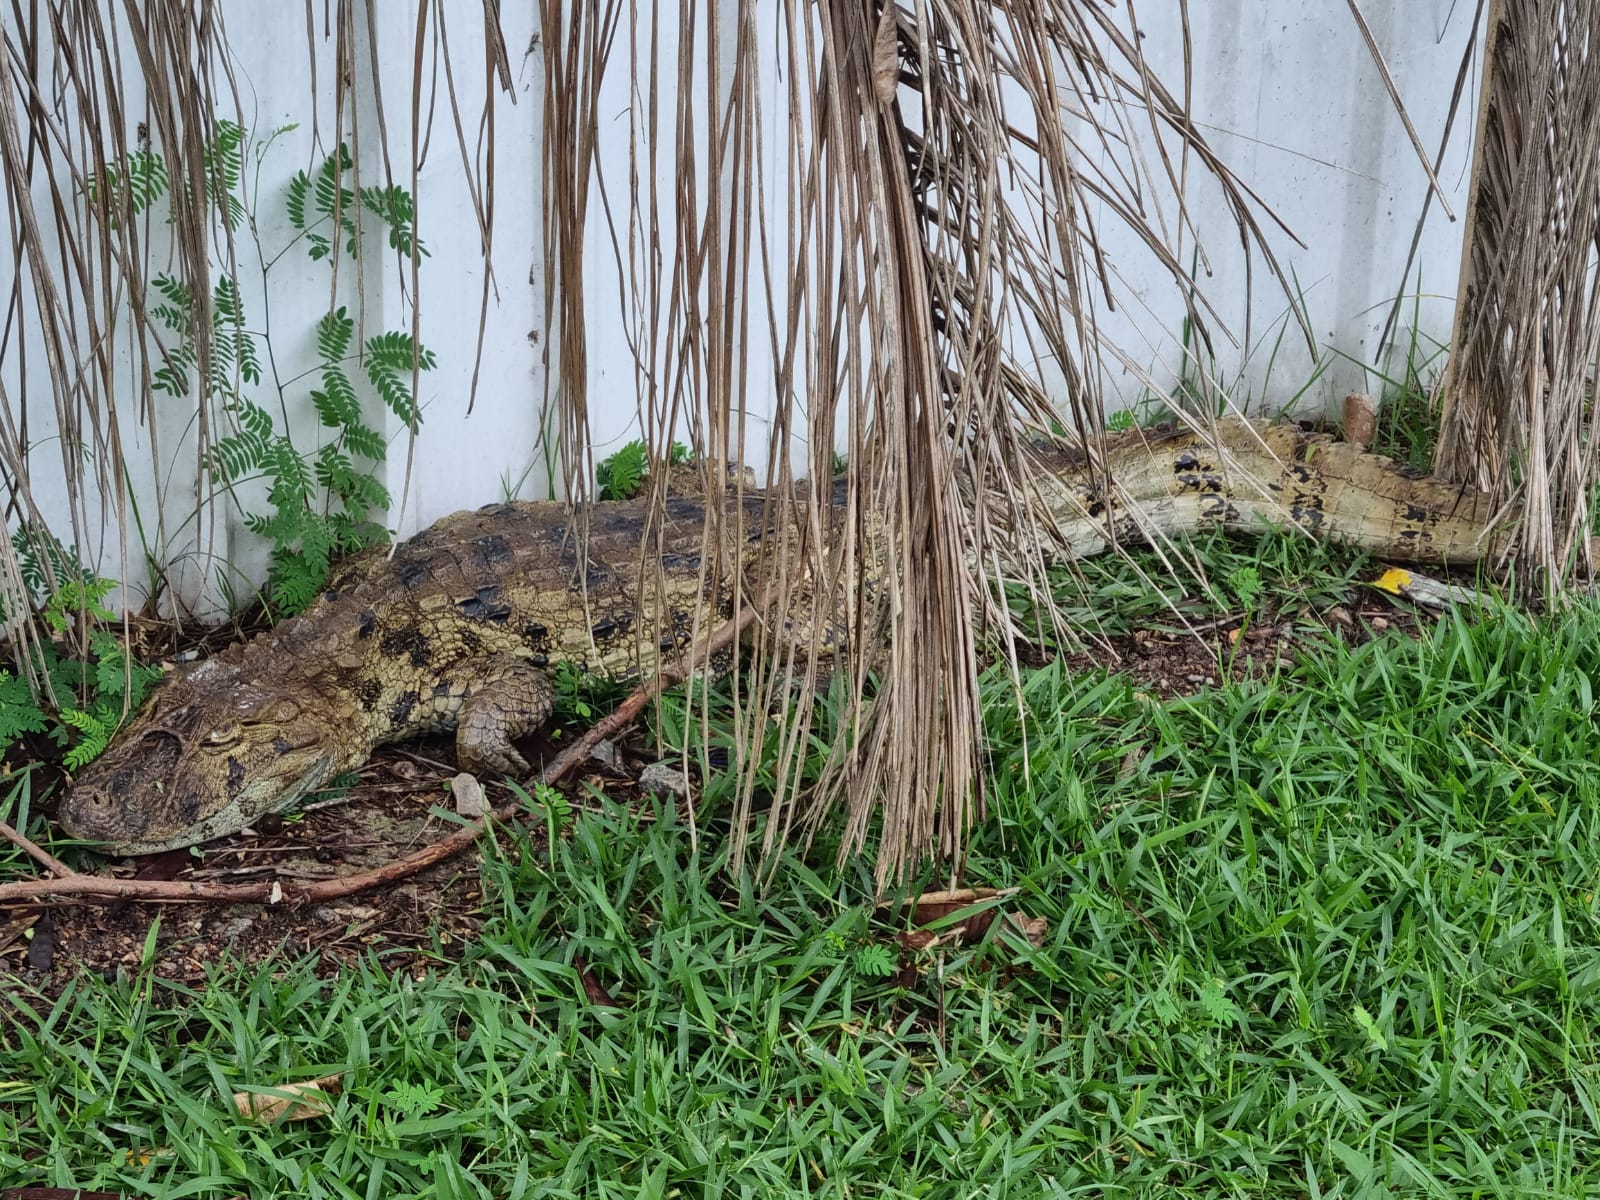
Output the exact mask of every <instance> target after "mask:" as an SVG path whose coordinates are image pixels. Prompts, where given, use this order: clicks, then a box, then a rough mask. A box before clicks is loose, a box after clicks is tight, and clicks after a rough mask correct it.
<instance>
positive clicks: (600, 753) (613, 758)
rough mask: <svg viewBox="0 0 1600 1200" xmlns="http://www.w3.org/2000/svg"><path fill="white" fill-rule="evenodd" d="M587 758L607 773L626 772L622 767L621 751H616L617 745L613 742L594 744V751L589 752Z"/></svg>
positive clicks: (603, 741) (606, 741) (604, 741)
mask: <svg viewBox="0 0 1600 1200" xmlns="http://www.w3.org/2000/svg"><path fill="white" fill-rule="evenodd" d="M589 757H590V758H591V759H593V760H594V761H595V762H597V763H599V764H600V765H601V766H602V767H604V768H605V769H606V770H608V771H619V772H620V771H624V770H626V768H625V767H624V766H623V765H622V751H621V750H619V749H617V744H616V743H615V742H613V741H610V740H602V741H598V742H596V743H595V744H594V749H593V750H591V751H589Z"/></svg>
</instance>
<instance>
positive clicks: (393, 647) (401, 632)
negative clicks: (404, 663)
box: [378, 629, 432, 667]
mask: <svg viewBox="0 0 1600 1200" xmlns="http://www.w3.org/2000/svg"><path fill="white" fill-rule="evenodd" d="M378 649H379V650H380V651H382V653H383V655H384V656H385V657H386V658H402V657H409V658H410V660H411V665H412V666H413V667H425V666H427V665H428V660H429V657H430V655H431V654H432V647H431V646H430V645H429V644H428V638H427V636H426V635H425V634H424V633H423V632H422V631H421V630H420V629H396V630H393V631H391V632H389V633H386V634H384V635H383V640H382V641H381V642H379V643H378Z"/></svg>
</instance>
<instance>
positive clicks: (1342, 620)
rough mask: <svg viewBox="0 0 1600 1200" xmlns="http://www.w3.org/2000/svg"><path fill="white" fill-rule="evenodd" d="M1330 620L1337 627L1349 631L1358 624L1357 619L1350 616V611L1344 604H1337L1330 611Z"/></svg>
mask: <svg viewBox="0 0 1600 1200" xmlns="http://www.w3.org/2000/svg"><path fill="white" fill-rule="evenodd" d="M1328 620H1330V621H1332V622H1333V623H1334V624H1335V625H1340V626H1343V627H1344V628H1345V629H1349V628H1350V627H1351V626H1352V625H1354V624H1355V623H1356V619H1355V618H1354V617H1352V616H1351V615H1350V610H1349V609H1348V608H1346V607H1345V606H1344V605H1342V604H1335V605H1334V606H1333V607H1332V608H1330V609H1329V610H1328Z"/></svg>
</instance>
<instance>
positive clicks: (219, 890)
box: [0, 589, 771, 904]
mask: <svg viewBox="0 0 1600 1200" xmlns="http://www.w3.org/2000/svg"><path fill="white" fill-rule="evenodd" d="M770 591H771V589H769V590H768V591H767V592H763V593H762V594H761V595H760V596H758V597H756V599H755V601H754V602H753V603H751V604H750V605H748V606H747V607H746V608H745V609H744V610H743V611H742V612H741V613H740V615H739V617H738V618H737V619H735V620H729V621H727V622H725V623H724V624H723V625H722V626H721V627H720V628H718V629H717V630H716V632H715V633H713V634H712V635H711V636H710V637H708V638H707V639H706V640H705V642H704V643H703V644H702V645H701V646H698V647H695V648H692V649H691V650H690V651H689V652H688V653H687V654H685V655H684V656H683V657H682V658H681V659H679V660H678V661H677V662H675V663H673V664H672V665H671V666H669V667H663V668H661V669H660V670H659V671H657V672H656V674H655V675H654V676H653V677H652V678H650V679H648V680H646V681H645V682H644V683H642V684H641V685H640V686H639V688H638V689H637V690H636V691H634V693H633V694H632V695H631V696H629V697H628V698H627V699H626V700H624V701H623V702H622V703H621V704H619V705H618V706H617V707H616V709H615V710H614V711H613V712H612V713H611V714H610V715H609V716H608V717H606V718H605V719H604V720H603V721H600V722H599V723H598V724H596V725H595V726H594V728H592V729H590V730H589V731H588V732H587V733H585V734H584V735H583V736H582V737H581V738H579V739H578V740H577V741H575V742H573V743H572V745H570V746H568V747H567V748H566V749H565V750H563V751H562V752H561V753H560V754H558V755H556V757H555V759H554V760H553V761H551V762H550V763H549V764H547V765H546V767H545V769H544V770H543V771H542V772H540V775H539V780H540V782H541V783H545V784H551V783H555V782H556V781H557V780H559V779H561V778H563V777H564V776H565V775H567V774H568V773H569V772H571V771H572V769H573V768H574V767H576V766H577V765H578V764H579V763H581V762H583V760H584V759H585V758H586V757H587V756H588V753H589V751H590V750H592V749H593V748H594V747H595V745H596V744H597V743H599V742H601V741H602V740H604V739H605V738H608V737H613V736H615V734H616V733H617V732H618V731H620V730H621V729H622V728H624V727H625V726H626V725H628V724H629V723H630V722H632V721H633V719H634V718H635V717H637V716H638V715H639V713H640V712H641V711H642V710H643V709H644V706H645V705H646V704H649V703H650V701H651V700H653V699H654V698H655V697H656V696H657V695H658V694H659V693H660V692H661V691H662V690H663V689H665V688H669V687H672V686H673V685H674V684H677V683H681V682H682V681H683V680H684V679H686V678H688V677H689V675H690V674H692V673H693V672H694V671H695V669H696V668H697V667H699V666H700V664H702V663H704V662H709V661H710V659H711V657H712V656H713V655H715V654H716V653H717V652H718V651H720V650H722V649H723V648H724V647H726V646H728V645H729V644H730V643H732V642H733V640H734V639H735V638H737V637H739V636H740V634H742V633H743V632H744V631H745V629H746V628H748V627H749V626H750V625H751V624H752V623H753V622H754V621H755V620H756V618H757V617H758V616H759V615H760V613H761V612H762V610H763V609H764V608H765V607H766V600H767V598H768V596H769V594H770ZM521 803H522V802H521V801H520V800H511V801H508V802H506V803H505V804H501V805H498V806H497V807H496V808H494V809H493V810H492V811H491V812H490V813H489V814H488V815H487V816H484V817H481V818H479V819H478V820H476V821H472V822H470V823H468V824H466V825H463V826H462V827H461V828H460V829H458V830H456V831H455V832H454V833H452V834H450V835H449V836H448V837H445V838H442V839H441V840H439V841H437V842H434V843H433V844H432V845H430V846H426V847H424V848H423V849H421V850H418V851H417V852H416V853H415V854H408V855H406V856H405V857H404V858H397V859H395V860H394V861H393V862H390V863H385V864H384V865H383V866H381V867H375V868H373V869H372V870H370V871H362V872H359V873H357V874H355V875H343V876H340V877H339V878H337V879H329V880H324V881H322V882H318V883H313V884H309V885H302V884H299V883H296V882H294V881H293V880H286V879H282V878H278V879H272V880H266V881H263V882H261V883H232V884H227V883H223V884H218V883H205V882H196V881H193V880H189V881H185V880H177V879H173V880H163V879H111V878H108V877H106V876H104V875H85V874H81V873H79V872H75V871H69V870H67V868H66V867H64V866H62V865H61V864H60V863H58V862H56V861H55V859H53V858H51V857H50V856H49V855H47V854H45V853H44V851H42V850H40V849H39V848H38V847H37V846H35V845H34V844H33V843H32V842H29V841H27V840H26V839H25V838H23V837H22V835H21V834H18V833H17V832H16V831H15V830H12V829H11V828H10V827H9V826H6V827H4V831H5V833H6V834H7V836H9V837H11V838H12V839H13V840H14V841H16V842H17V843H18V845H21V846H22V847H23V848H24V849H26V850H28V852H29V853H31V854H33V855H34V857H35V858H38V859H40V861H42V862H44V863H45V865H46V866H48V867H50V869H51V870H52V871H59V872H61V873H62V874H64V875H65V876H66V878H64V879H37V880H29V881H27V882H24V883H7V884H0V904H8V903H9V904H15V903H21V902H32V901H35V900H38V899H40V898H42V897H45V896H77V897H81V898H83V899H106V900H142V901H147V902H157V903H186V902H189V903H208V904H261V903H268V904H280V903H285V902H290V903H320V902H322V901H326V900H334V899H337V898H339V897H341V896H349V895H353V894H355V893H356V892H362V891H366V890H367V889H368V888H374V887H381V886H383V885H385V884H389V883H393V882H394V881H395V880H397V879H404V878H405V877H407V876H408V875H414V874H416V873H417V872H418V871H421V870H422V869H424V868H425V867H430V866H432V865H433V864H434V863H437V862H442V861H443V860H445V859H447V858H449V857H451V856H452V855H455V854H458V853H460V852H461V851H462V850H464V849H466V848H467V847H468V846H470V845H472V844H473V843H474V842H475V841H477V839H478V835H479V834H481V833H482V832H483V831H484V830H485V829H486V828H487V827H488V825H489V823H490V822H491V821H505V820H508V819H509V818H511V817H513V816H515V815H516V813H517V811H518V810H519V809H520V808H521Z"/></svg>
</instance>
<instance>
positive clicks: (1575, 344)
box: [1434, 0, 1600, 595]
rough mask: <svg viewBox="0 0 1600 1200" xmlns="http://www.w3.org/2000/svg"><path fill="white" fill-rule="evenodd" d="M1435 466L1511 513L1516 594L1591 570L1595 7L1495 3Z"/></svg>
mask: <svg viewBox="0 0 1600 1200" xmlns="http://www.w3.org/2000/svg"><path fill="white" fill-rule="evenodd" d="M1467 219H1468V223H1467V229H1466V235H1465V245H1464V248H1463V251H1462V259H1461V280H1460V286H1459V288H1458V290H1457V309H1456V322H1455V332H1454V336H1453V337H1452V340H1451V345H1452V351H1451V358H1450V365H1449V368H1448V371H1447V374H1446V376H1445V378H1444V381H1443V385H1442V386H1443V410H1442V415H1441V430H1440V439H1439V446H1438V451H1437V455H1436V458H1435V463H1434V465H1435V469H1436V471H1437V473H1439V474H1441V475H1443V476H1445V477H1446V478H1453V479H1459V480H1463V481H1468V482H1472V483H1475V484H1476V485H1477V486H1479V487H1481V488H1485V489H1489V490H1492V492H1493V494H1494V495H1495V497H1496V499H1497V500H1499V501H1500V502H1501V507H1502V511H1511V510H1512V508H1513V505H1514V507H1515V509H1516V511H1517V512H1518V513H1519V514H1520V517H1519V525H1518V529H1517V535H1516V539H1515V547H1514V550H1513V555H1514V557H1515V558H1516V560H1517V561H1518V562H1519V564H1521V565H1522V566H1523V567H1524V570H1523V571H1522V572H1521V582H1522V584H1523V586H1524V587H1526V588H1529V589H1530V590H1534V591H1537V590H1543V591H1544V592H1545V593H1546V595H1550V594H1553V592H1554V591H1555V590H1556V589H1558V588H1559V587H1560V586H1561V584H1562V583H1563V582H1564V581H1565V580H1566V579H1568V578H1569V577H1570V574H1571V572H1572V571H1573V570H1574V568H1575V567H1579V566H1581V567H1583V568H1584V569H1586V570H1591V571H1592V569H1593V567H1594V563H1593V561H1592V552H1591V550H1590V541H1589V534H1590V531H1591V529H1592V526H1593V512H1592V496H1593V489H1594V485H1595V482H1596V479H1595V464H1596V457H1595V456H1596V442H1595V437H1594V412H1593V400H1594V396H1593V389H1594V379H1595V376H1594V372H1595V366H1596V362H1597V355H1600V289H1597V287H1596V284H1595V274H1594V271H1595V261H1596V254H1597V253H1600V3H1597V2H1596V0H1490V4H1489V12H1488V18H1487V42H1486V47H1485V70H1484V82H1483V91H1482V96H1481V102H1480V107H1479V115H1478V125H1477V138H1476V149H1475V162H1474V168H1473V178H1472V189H1471V197H1470V200H1469V207H1468V218H1467Z"/></svg>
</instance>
